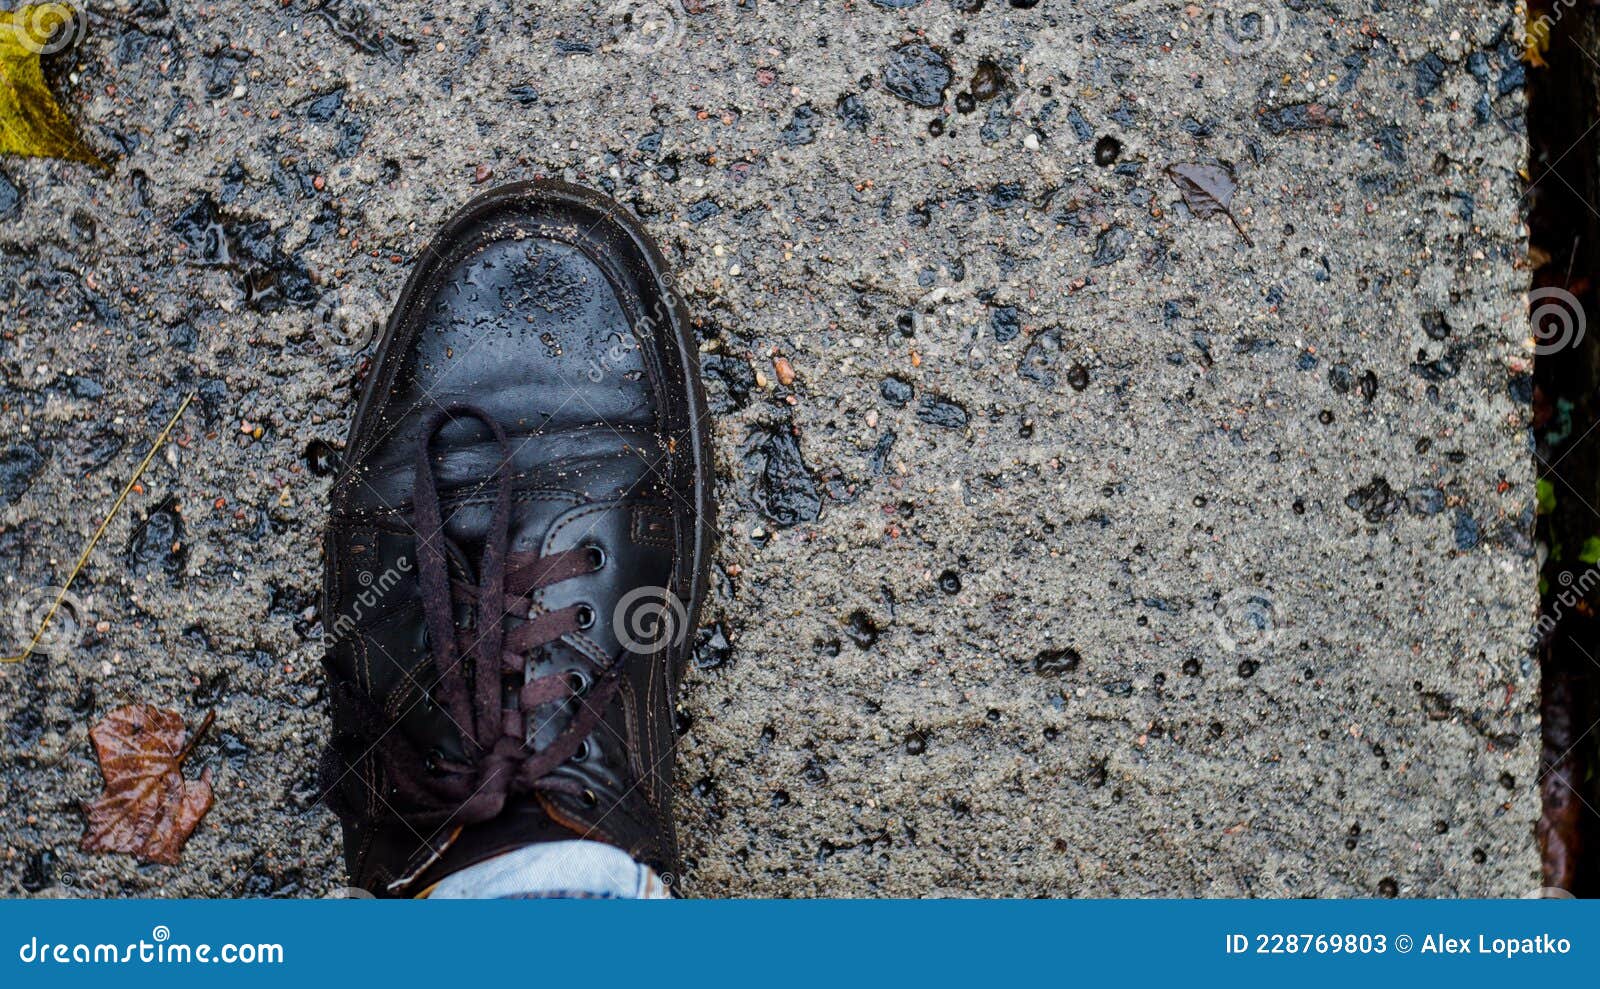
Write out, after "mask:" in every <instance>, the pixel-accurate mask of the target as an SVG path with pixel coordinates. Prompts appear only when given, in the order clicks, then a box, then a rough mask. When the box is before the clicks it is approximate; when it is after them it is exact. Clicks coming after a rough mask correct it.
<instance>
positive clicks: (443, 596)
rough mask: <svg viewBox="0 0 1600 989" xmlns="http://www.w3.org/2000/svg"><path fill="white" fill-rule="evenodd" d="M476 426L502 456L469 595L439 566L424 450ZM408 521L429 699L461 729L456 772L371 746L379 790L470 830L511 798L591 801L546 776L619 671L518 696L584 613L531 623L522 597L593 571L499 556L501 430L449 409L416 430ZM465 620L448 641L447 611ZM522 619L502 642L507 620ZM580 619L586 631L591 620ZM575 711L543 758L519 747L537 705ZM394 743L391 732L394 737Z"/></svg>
mask: <svg viewBox="0 0 1600 989" xmlns="http://www.w3.org/2000/svg"><path fill="white" fill-rule="evenodd" d="M461 417H470V418H474V419H478V420H480V421H481V422H483V423H484V424H485V425H487V426H488V427H489V429H490V430H491V431H493V433H494V437H495V441H496V442H497V443H498V444H499V448H500V461H499V466H498V467H497V468H496V469H495V473H494V481H495V501H494V509H493V512H492V514H491V516H490V519H489V527H488V531H487V534H486V535H485V538H484V545H483V556H482V560H481V561H480V563H479V567H478V584H477V586H476V587H474V586H472V585H471V584H469V583H468V582H466V581H462V580H453V579H452V578H451V577H450V575H449V570H448V567H447V565H446V562H445V546H444V532H443V528H444V527H443V522H442V520H441V518H440V508H439V491H438V486H437V482H436V481H435V478H434V474H433V462H432V461H433V456H432V450H433V441H434V438H435V437H436V436H437V435H438V433H439V431H440V430H441V429H443V428H444V426H445V424H446V423H448V422H450V421H451V420H453V419H456V418H461ZM413 505H414V506H415V511H416V531H417V533H418V540H417V564H418V580H419V585H420V591H421V596H422V607H423V614H424V617H425V620H426V622H427V628H428V637H429V639H430V643H431V649H432V653H433V656H432V658H433V663H434V668H435V670H436V672H437V674H438V680H437V682H436V684H435V685H434V688H433V690H432V695H433V697H434V699H435V700H436V701H437V702H438V703H439V704H440V706H442V707H443V708H444V710H445V711H446V712H448V713H449V715H450V717H451V718H453V719H454V720H455V723H456V724H457V725H458V726H460V727H461V729H462V740H461V741H462V745H463V746H464V747H465V749H466V754H467V757H466V759H465V761H455V760H450V759H445V758H443V757H442V756H441V755H440V754H439V753H437V752H433V753H427V754H424V753H421V752H420V751H419V750H418V749H417V747H416V746H415V745H414V744H412V743H410V742H409V741H407V742H401V743H400V744H398V745H395V746H394V747H389V746H387V745H380V746H379V748H380V749H381V750H383V751H384V755H385V758H386V761H387V762H388V764H389V768H390V772H389V773H388V774H387V775H388V782H389V783H390V784H391V785H392V786H393V787H394V788H395V789H396V790H397V791H398V795H399V796H401V798H402V799H404V800H405V801H406V802H407V803H410V804H412V805H414V806H416V807H418V808H419V809H420V810H422V811H423V814H422V816H423V817H426V818H431V819H434V820H440V822H441V823H445V822H448V823H453V824H475V823H478V822H481V821H487V820H489V819H491V818H493V817H495V816H496V815H498V814H499V813H500V811H501V809H502V808H504V806H505V803H506V799H507V797H509V796H511V795H513V794H519V793H534V792H546V793H563V794H568V795H570V796H575V797H582V798H585V799H587V800H592V799H593V796H592V794H591V793H590V792H589V791H588V790H587V789H586V788H585V787H584V786H583V785H582V784H581V783H579V782H578V781H576V780H573V779H570V778H563V777H557V776H552V775H551V773H552V771H553V770H555V769H556V768H557V767H558V766H560V765H561V764H563V763H564V762H566V761H567V760H568V759H570V758H572V756H574V755H575V754H577V753H578V751H579V750H580V749H582V748H583V747H584V743H585V739H586V738H587V737H588V736H589V734H590V733H591V732H593V731H594V730H595V728H597V727H598V726H599V724H600V719H601V716H602V714H603V713H604V711H605V709H606V707H607V706H608V705H609V704H610V702H611V699H612V698H613V697H614V696H615V694H616V691H617V689H618V687H619V685H620V683H621V679H620V676H619V674H620V668H619V667H620V664H613V665H612V666H611V667H610V668H609V669H607V670H605V671H604V672H603V673H602V674H601V675H600V676H599V677H598V678H596V679H595V680H594V682H593V684H588V683H586V682H574V680H573V678H571V677H569V676H568V674H567V673H558V674H553V675H549V676H543V677H536V678H533V679H531V680H528V681H527V682H526V683H522V684H521V686H520V687H518V688H516V689H509V688H507V687H505V686H504V683H505V678H506V677H512V678H515V679H514V681H513V682H520V681H521V680H522V679H523V676H524V657H525V656H527V655H528V654H529V653H531V652H533V651H534V650H537V649H538V648H540V647H541V646H544V645H547V644H549V643H552V642H555V641H556V640H558V639H560V638H561V637H562V636H563V635H567V634H570V633H572V632H577V631H580V630H581V629H582V628H583V627H585V625H584V624H583V623H582V622H580V617H581V615H582V612H583V611H584V607H585V606H583V605H572V606H569V607H566V608H561V609H558V610H556V611H549V612H540V613H539V614H531V613H530V611H531V608H532V603H531V600H530V597H531V595H532V594H533V593H534V592H535V591H538V590H539V589H540V588H543V587H548V586H550V585H551V584H554V583H557V582H559V581H563V580H568V579H570V578H572V577H578V576H582V575H583V574H586V573H593V572H595V571H596V570H598V569H599V568H600V566H601V565H602V561H600V560H597V559H596V558H595V557H594V555H593V554H592V552H591V551H590V550H588V549H587V548H582V549H572V550H565V551H562V552H559V553H553V554H551V555H549V556H539V555H537V554H534V553H512V552H509V551H508V549H509V546H510V540H511V443H510V441H509V440H508V439H507V437H506V432H505V430H504V429H503V428H502V427H501V426H500V424H499V423H498V422H496V421H495V420H494V419H493V418H492V417H491V416H490V415H488V414H487V413H486V412H484V411H483V410H482V409H480V408H478V407H476V406H473V405H467V404H455V405H451V406H450V407H449V408H445V409H439V410H437V411H436V412H434V413H433V415H431V416H430V417H429V418H428V420H427V422H426V423H425V424H424V427H423V430H422V436H421V439H420V440H419V442H418V445H417V462H416V482H415V494H414V497H413ZM457 604H462V605H466V606H468V607H470V608H471V609H472V614H473V618H474V620H473V621H472V622H471V623H470V627H469V628H468V629H466V630H463V631H461V632H458V630H457V628H456V621H455V606H456V605H457ZM512 616H516V617H519V618H520V617H523V616H527V621H526V622H525V623H523V624H521V625H518V626H517V627H516V628H515V629H513V630H512V631H511V632H510V633H509V634H508V633H507V632H506V631H505V624H506V620H507V619H508V618H509V617H512ZM589 620H590V621H592V620H593V615H592V613H591V614H590V616H589ZM573 699H576V700H577V702H578V703H577V711H576V713H575V714H573V715H572V717H571V720H570V721H569V723H568V724H567V726H566V727H565V728H564V729H563V730H562V731H561V732H560V733H559V734H558V735H557V736H556V737H555V738H554V739H552V740H551V741H550V744H548V745H546V746H545V747H544V748H542V749H537V750H535V749H533V748H532V747H531V745H530V743H529V742H528V739H527V728H526V722H525V718H526V717H528V716H530V715H531V714H532V713H533V711H534V709H535V708H537V707H538V706H540V705H542V704H550V703H554V702H567V701H570V700H573ZM401 734H402V733H401V732H391V733H390V734H389V735H388V736H387V738H396V737H398V736H400V735H401Z"/></svg>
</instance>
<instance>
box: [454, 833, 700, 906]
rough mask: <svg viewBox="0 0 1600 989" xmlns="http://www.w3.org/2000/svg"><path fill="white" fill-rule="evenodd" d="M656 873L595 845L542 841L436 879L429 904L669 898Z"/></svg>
mask: <svg viewBox="0 0 1600 989" xmlns="http://www.w3.org/2000/svg"><path fill="white" fill-rule="evenodd" d="M671 898H672V894H671V893H670V892H669V891H668V889H667V884H666V883H664V882H662V881H661V877H660V876H658V875H656V873H655V870H653V869H651V868H650V867H649V866H647V865H642V864H640V863H638V862H635V861H634V860H633V857H632V856H630V855H629V854H628V853H627V852H625V851H623V850H622V849H620V848H615V847H613V846H611V845H606V844H602V843H601V842H598V841H576V840H574V841H547V842H543V843H541V844H537V845H529V846H527V847H526V848H519V849H517V850H516V851H513V852H506V853H505V854H504V855H497V856H495V857H494V858H492V859H489V860H488V861H486V862H479V863H478V864H477V865H472V866H468V867H467V868H465V869H462V870H461V871H460V872H455V873H451V874H450V875H448V876H446V877H444V879H442V880H440V881H439V883H438V884H437V885H435V886H434V887H433V889H432V890H430V891H429V893H428V899H430V900H495V899H501V900H507V899H514V900H527V899H556V900H567V899H589V900H593V899H609V900H669V899H671Z"/></svg>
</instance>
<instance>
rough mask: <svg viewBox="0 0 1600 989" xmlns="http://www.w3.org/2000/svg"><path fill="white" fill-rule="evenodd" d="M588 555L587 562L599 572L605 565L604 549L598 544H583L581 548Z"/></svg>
mask: <svg viewBox="0 0 1600 989" xmlns="http://www.w3.org/2000/svg"><path fill="white" fill-rule="evenodd" d="M583 548H584V549H585V550H586V551H588V553H589V562H590V563H592V564H594V568H595V569H596V570H599V569H600V568H601V567H603V566H605V565H606V548H605V547H604V546H601V545H600V544H599V543H585V544H584V547H583Z"/></svg>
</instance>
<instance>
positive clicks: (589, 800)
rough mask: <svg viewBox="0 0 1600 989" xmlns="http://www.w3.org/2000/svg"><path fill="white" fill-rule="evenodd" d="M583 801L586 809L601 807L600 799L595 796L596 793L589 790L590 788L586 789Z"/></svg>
mask: <svg viewBox="0 0 1600 989" xmlns="http://www.w3.org/2000/svg"><path fill="white" fill-rule="evenodd" d="M582 799H583V805H584V806H585V807H591V808H592V807H598V806H600V798H599V797H597V796H595V792H594V791H593V790H590V789H588V788H585V789H584V791H583V797H582Z"/></svg>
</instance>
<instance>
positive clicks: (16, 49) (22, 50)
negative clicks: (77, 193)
mask: <svg viewBox="0 0 1600 989" xmlns="http://www.w3.org/2000/svg"><path fill="white" fill-rule="evenodd" d="M80 17H81V15H80V14H79V13H77V12H75V11H74V10H73V9H72V8H71V7H68V6H67V5H66V4H61V3H41V4H30V5H28V6H25V7H18V8H17V9H16V10H10V11H0V153H6V154H15V155H28V156H30V157H35V158H64V159H67V160H69V161H86V162H90V163H91V164H95V165H101V166H102V167H103V166H104V163H103V162H101V161H100V159H99V158H97V157H95V154H94V152H92V151H90V150H89V149H88V148H87V147H86V146H84V143H83V142H82V141H81V140H79V139H78V130H77V128H76V127H75V126H73V123H72V120H71V118H69V117H68V116H67V114H66V111H64V110H62V109H61V105H60V104H59V103H57V102H56V98H55V97H54V96H53V95H51V93H50V87H49V86H47V85H46V84H45V81H44V68H43V67H42V66H41V65H40V61H39V60H40V58H41V57H42V56H44V55H50V54H54V53H55V52H57V51H61V50H63V49H64V48H65V47H67V46H69V45H70V42H71V41H72V40H73V38H74V36H75V34H76V32H77V29H78V26H79V25H80V24H81V23H82V21H81V20H80V19H79V18H80Z"/></svg>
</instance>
